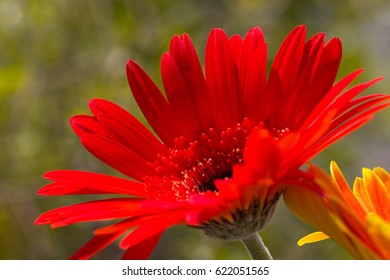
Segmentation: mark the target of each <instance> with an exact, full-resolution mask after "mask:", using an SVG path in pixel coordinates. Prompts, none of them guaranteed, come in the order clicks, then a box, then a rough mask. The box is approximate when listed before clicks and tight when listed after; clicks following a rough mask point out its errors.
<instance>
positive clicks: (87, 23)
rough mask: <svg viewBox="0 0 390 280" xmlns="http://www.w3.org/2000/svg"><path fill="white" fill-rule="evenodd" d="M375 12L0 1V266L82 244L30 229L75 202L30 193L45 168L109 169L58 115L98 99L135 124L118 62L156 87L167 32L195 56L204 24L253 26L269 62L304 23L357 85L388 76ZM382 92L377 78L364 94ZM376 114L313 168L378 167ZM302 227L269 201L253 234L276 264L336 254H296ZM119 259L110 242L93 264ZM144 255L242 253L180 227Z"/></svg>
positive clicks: (247, 4) (82, 233) (86, 228)
mask: <svg viewBox="0 0 390 280" xmlns="http://www.w3.org/2000/svg"><path fill="white" fill-rule="evenodd" d="M368 3H369V4H368ZM385 10H387V11H389V10H390V5H389V4H388V3H387V2H386V1H352V0H349V1H336V0H332V1H319V0H317V1H306V0H296V1H293V0H279V1H265V0H245V1H238V0H234V1H227V0H219V1H208V0H199V1H190V0H174V1H158V0H149V1H144V0H115V1H104V0H80V1H60V0H51V1H48V0H38V1H28V0H19V1H13V0H3V1H1V3H0V131H1V133H0V149H1V150H0V153H1V154H0V248H1V250H0V259H64V258H67V257H69V256H70V255H71V254H72V253H73V252H74V251H75V250H76V249H77V248H78V247H80V246H81V245H82V244H84V243H85V242H86V241H87V240H88V239H89V238H90V237H91V232H92V230H93V228H94V227H96V226H97V224H96V223H94V224H81V225H74V226H71V227H68V228H61V229H55V230H52V229H50V228H49V227H47V226H40V227H37V226H34V225H33V222H34V219H35V218H36V217H37V216H38V215H39V214H40V213H42V212H43V211H46V210H48V209H51V208H54V207H58V206H62V205H68V204H73V203H76V202H81V201H84V199H85V198H81V197H61V198H52V197H50V198H42V197H38V196H36V194H35V192H36V191H37V190H38V188H39V187H40V186H43V185H44V184H46V183H47V182H46V181H45V180H43V179H42V177H41V175H42V174H43V173H44V172H46V171H49V170H53V169H83V170H90V171H95V172H103V173H107V174H115V173H114V171H113V170H112V169H110V168H108V167H106V166H105V165H103V164H102V163H100V162H99V161H98V160H96V159H95V158H93V157H92V156H91V155H90V154H89V153H88V152H87V151H85V150H84V149H83V148H82V146H81V144H80V143H79V141H78V139H77V137H76V136H75V135H74V134H73V133H72V131H71V129H70V127H69V125H68V119H69V118H70V117H71V116H72V115H74V114H83V113H88V108H87V104H88V101H89V100H90V99H91V98H93V97H100V98H106V99H109V100H111V101H113V102H116V103H118V104H120V105H121V106H123V107H125V108H127V109H128V110H129V111H131V112H132V113H133V114H134V115H136V116H137V117H138V118H139V119H141V120H144V118H143V117H142V115H141V114H140V110H139V109H138V108H137V106H136V104H135V102H134V100H133V98H132V96H131V93H130V90H129V88H128V85H127V80H126V75H125V65H126V62H127V59H129V58H131V59H134V60H136V61H137V62H138V63H139V64H140V65H141V66H142V67H143V68H144V69H145V70H146V71H147V72H148V73H149V74H150V75H151V76H152V78H153V79H154V80H155V81H156V83H157V84H160V85H161V81H160V76H159V60H160V56H161V55H162V53H163V52H164V51H166V50H167V48H168V44H169V40H170V38H171V37H172V36H173V35H174V34H181V33H183V32H187V33H189V34H190V36H191V37H192V39H193V40H194V42H195V46H196V48H197V50H198V52H199V54H200V57H201V58H202V57H203V53H204V45H205V41H206V39H207V35H208V33H209V31H210V29H211V28H213V27H222V28H224V29H225V30H226V31H227V32H228V33H229V34H233V33H240V34H241V35H244V34H245V32H246V31H247V30H248V29H249V28H250V27H252V26H254V25H258V26H260V27H261V28H262V29H263V30H264V33H265V36H266V40H267V41H268V45H269V48H270V58H272V57H273V56H274V54H275V53H276V51H277V48H278V47H279V46H280V43H281V41H282V40H283V38H284V37H285V36H286V34H287V33H288V32H289V31H290V30H291V29H292V28H293V27H294V26H296V25H298V24H302V23H305V24H307V27H308V32H309V34H310V35H313V34H315V33H317V32H320V31H324V32H326V33H327V34H328V38H329V37H332V36H337V37H341V39H342V41H343V45H344V57H345V60H344V61H343V63H342V69H341V71H340V75H345V74H346V73H347V72H350V71H352V70H354V69H356V68H360V67H362V66H366V68H367V70H368V71H367V72H366V73H365V74H364V75H363V78H364V79H365V80H367V79H370V78H373V77H376V76H380V75H384V76H388V74H389V73H388V71H389V70H388V67H387V68H386V66H387V65H389V61H388V60H389V57H388V55H387V52H385V51H384V50H386V48H388V42H387V41H386V40H383V39H380V38H382V36H387V37H388V31H387V30H389V29H388V28H387V29H386V28H385V27H388V25H389V23H388V21H386V20H385V19H386V18H385V15H384V13H383V12H384V11H385ZM378 30H379V31H382V33H380V32H378ZM383 32H387V33H383ZM386 44H387V45H386ZM378 49H380V50H382V52H381V53H380V52H379V53H378V51H377V50H378ZM377 69H384V70H381V72H379V71H378V70H377ZM386 71H387V72H386ZM388 86H389V82H388V81H387V82H386V81H385V82H383V83H382V84H381V85H380V86H377V87H376V88H375V89H376V90H377V91H386V87H387V88H388ZM388 117H389V113H381V114H379V117H378V118H377V119H375V120H374V121H373V122H371V123H370V124H369V125H368V126H367V127H365V128H363V130H362V131H361V132H359V133H355V134H353V135H351V136H348V137H347V138H346V139H344V140H342V141H341V142H339V143H337V144H336V145H334V146H333V147H332V148H330V149H328V151H326V152H325V153H324V154H322V155H321V156H319V157H317V158H316V159H315V161H316V162H317V163H318V164H320V165H321V166H322V167H324V168H325V169H327V168H328V164H329V159H335V160H337V161H338V162H340V166H341V168H342V169H344V170H347V171H348V172H350V173H349V175H348V176H350V177H351V178H352V177H353V176H355V175H359V174H360V170H359V168H360V166H362V165H366V166H367V167H372V166H371V165H382V166H384V167H385V168H389V167H390V166H389V165H390V162H389V161H388V156H384V154H385V153H384V152H383V150H385V151H387V149H388V148H389V147H390V145H388V143H387V142H388V140H387V141H386V140H383V139H389V131H390V130H389V124H388V122H387V121H386V118H388ZM386 137H387V138H386ZM377 139H379V140H377ZM368 146H369V147H370V148H369V149H368V148H367V147H368ZM368 151H369V153H368ZM333 155H334V156H333ZM351 174H353V175H351ZM351 182H352V181H351ZM310 231H311V228H309V227H308V226H307V225H305V224H303V223H302V222H301V221H299V220H298V219H297V218H295V217H294V216H293V215H292V214H290V213H289V212H288V210H287V209H286V208H285V207H284V205H283V202H281V203H280V207H279V210H278V212H277V213H276V217H275V219H274V220H273V221H272V223H271V224H270V226H269V227H268V228H267V229H266V230H265V231H264V233H263V236H264V240H265V241H266V244H267V245H268V246H269V247H270V250H271V252H272V253H273V256H274V257H275V258H276V259H308V258H309V259H310V258H311V259H337V258H348V256H347V255H346V254H345V252H344V251H343V250H342V249H341V248H340V247H338V245H336V244H333V243H332V242H330V241H329V242H328V241H327V243H322V244H318V245H313V246H310V245H308V246H306V247H303V248H298V247H297V246H296V241H297V240H298V239H299V238H300V237H302V236H303V235H305V234H307V233H309V232H310ZM119 254H120V251H119V249H117V248H116V246H111V247H109V248H107V249H106V250H104V251H103V252H102V254H100V255H99V256H97V257H96V258H103V259H104V258H119ZM153 257H154V258H168V259H177V258H183V259H194V258H195V259H226V258H227V259H246V258H248V257H247V255H246V252H245V249H244V248H243V247H242V246H241V244H240V243H239V242H229V243H225V242H222V241H219V240H213V239H210V238H208V237H206V236H204V235H203V234H202V233H201V232H199V231H196V230H193V229H189V228H185V227H174V228H172V229H170V230H169V231H168V233H167V234H165V235H164V237H163V238H162V240H161V242H160V244H159V245H158V247H157V249H156V250H155V252H154V253H153Z"/></svg>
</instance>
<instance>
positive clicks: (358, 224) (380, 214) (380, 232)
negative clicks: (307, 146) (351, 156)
mask: <svg viewBox="0 0 390 280" xmlns="http://www.w3.org/2000/svg"><path fill="white" fill-rule="evenodd" d="M306 175H307V176H308V178H309V180H312V181H314V182H315V184H316V185H317V186H319V187H320V191H317V192H315V191H312V190H307V189H302V188H299V190H297V189H296V188H295V187H287V188H286V190H285V192H284V198H285V201H286V203H287V205H288V206H289V207H290V209H291V210H292V211H293V212H294V213H296V214H297V215H298V216H300V217H301V218H303V219H304V220H305V221H307V222H308V223H309V224H311V225H313V226H314V227H315V228H316V229H319V230H321V231H322V232H315V233H313V234H310V235H308V236H306V237H304V238H302V239H301V240H300V241H299V242H298V244H299V245H303V244H306V243H312V242H317V241H321V240H324V239H327V238H329V237H331V238H333V239H334V240H336V241H337V242H338V243H339V244H341V245H342V246H343V247H344V248H345V249H346V250H347V251H348V252H349V253H350V254H351V255H352V256H353V257H354V258H356V259H390V175H389V173H387V172H386V170H384V169H383V168H379V167H378V168H374V169H373V170H370V169H367V168H363V177H362V178H359V177H358V178H356V180H355V183H354V185H353V190H351V188H350V187H349V185H348V183H347V182H346V180H345V178H344V176H343V174H342V173H341V171H340V169H339V168H338V166H337V164H336V163H335V162H332V163H331V175H332V178H330V177H329V176H328V175H327V174H325V173H324V172H323V171H322V170H321V169H320V168H318V167H316V166H313V165H311V166H310V167H309V168H308V170H307V172H306Z"/></svg>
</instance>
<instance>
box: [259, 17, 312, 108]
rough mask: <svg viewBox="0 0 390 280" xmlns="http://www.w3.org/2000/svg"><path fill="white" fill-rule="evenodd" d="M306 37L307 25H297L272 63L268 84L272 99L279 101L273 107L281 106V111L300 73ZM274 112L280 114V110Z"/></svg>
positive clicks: (286, 103)
mask: <svg viewBox="0 0 390 280" xmlns="http://www.w3.org/2000/svg"><path fill="white" fill-rule="evenodd" d="M305 38H306V27H305V26H303V25H302V26H298V27H296V28H295V29H294V30H293V31H291V32H290V34H289V35H288V36H287V37H286V39H285V40H284V42H283V44H282V46H281V47H280V49H279V51H278V53H277V54H276V57H275V60H274V63H273V64H272V67H271V71H270V74H269V79H268V84H267V85H268V87H269V88H268V90H269V92H270V93H272V99H273V100H274V101H275V102H278V105H276V104H274V107H273V109H274V108H280V109H279V113H282V112H283V110H284V107H285V106H286V105H288V102H289V101H290V99H289V96H288V94H289V92H290V90H291V87H292V85H293V84H294V82H295V79H296V77H297V74H298V70H299V66H300V64H301V59H302V54H303V51H304V47H305ZM280 102H282V104H280ZM273 113H274V114H276V115H279V114H278V111H275V112H273Z"/></svg>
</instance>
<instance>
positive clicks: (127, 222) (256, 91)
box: [36, 26, 389, 259]
mask: <svg viewBox="0 0 390 280" xmlns="http://www.w3.org/2000/svg"><path fill="white" fill-rule="evenodd" d="M324 41H325V35H324V34H322V33H320V34H317V35H315V36H314V37H312V38H311V39H310V40H309V41H307V42H306V29H305V27H304V26H299V27H297V28H295V29H294V30H293V31H292V32H291V33H290V34H289V35H288V36H287V38H286V39H285V41H284V42H283V44H282V46H281V48H280V50H279V52H278V53H277V55H276V58H275V61H274V62H273V65H272V68H271V71H270V74H269V77H268V80H267V79H266V62H267V45H266V43H265V41H264V38H263V34H262V31H261V30H260V28H258V27H255V28H252V29H251V30H250V31H249V32H248V33H247V35H246V36H245V38H244V39H242V38H241V37H240V36H238V35H234V36H232V37H231V38H228V37H227V36H226V34H225V33H224V31H223V30H221V29H215V30H213V31H212V32H211V34H210V36H209V39H208V42H207V46H206V57H205V75H204V74H203V71H202V68H201V65H200V63H199V60H198V57H197V55H196V52H195V49H194V46H193V44H192V42H191V40H190V38H189V36H188V35H187V34H183V35H182V36H175V37H173V39H172V41H171V44H170V47H169V51H168V52H167V53H165V54H164V55H163V57H162V60H161V75H162V81H163V86H164V90H165V94H166V96H164V95H163V94H162V93H161V91H160V90H159V89H158V87H157V86H156V85H155V84H154V83H153V81H152V80H151V79H150V78H149V77H148V75H147V74H146V73H145V72H144V71H143V70H142V69H141V68H140V67H139V66H138V65H137V64H136V63H135V62H133V61H129V62H128V64H127V76H128V80H129V84H130V88H131V90H132V92H133V94H134V97H135V99H136V101H137V103H138V105H139V107H140V108H141V110H142V112H143V114H144V115H145V117H146V119H147V120H148V122H149V124H150V125H151V127H152V128H153V130H154V131H155V133H156V134H157V136H158V138H157V137H156V136H154V135H153V134H152V133H151V132H150V131H149V130H148V129H147V128H145V126H144V125H142V124H141V123H140V122H139V121H138V120H136V119H135V118H134V117H133V116H132V115H131V114H129V113H128V112H126V111H125V110H124V109H122V108H120V107H119V106H117V105H115V104H113V103H110V102H109V101H105V100H101V99H94V100H92V101H91V103H90V109H91V111H92V113H93V116H87V115H78V116H75V117H73V118H72V119H71V126H72V128H73V129H74V131H75V132H76V133H77V135H78V136H79V137H80V140H81V142H82V144H83V145H84V146H85V147H86V148H87V149H88V150H89V151H90V152H91V153H92V154H93V155H95V156H96V157H97V158H99V159H100V160H102V161H103V162H105V163H106V164H108V165H110V166H111V167H113V168H114V169H116V170H118V171H120V172H122V173H123V174H125V175H126V176H128V177H130V178H131V179H133V180H130V179H123V178H119V177H113V176H108V175H103V174H96V173H90V172H85V171H66V170H65V171H52V172H49V173H47V174H45V178H47V179H49V180H52V181H53V183H51V184H49V185H47V186H45V187H43V188H41V189H40V190H39V192H38V193H39V194H40V195H67V194H108V193H110V194H121V195H127V197H123V196H122V197H120V198H113V199H112V198H110V199H104V200H96V201H91V202H86V203H81V204H77V205H72V206H66V207H61V208H58V209H54V210H51V211H49V212H46V213H44V214H42V215H41V216H40V217H39V218H38V219H37V220H36V224H51V226H52V227H60V226H65V225H70V224H73V223H78V222H87V221H94V220H107V219H120V220H119V221H118V222H117V223H114V224H112V225H108V226H106V227H103V228H100V229H98V230H96V231H95V232H94V235H95V236H94V237H93V238H92V240H91V241H89V242H88V243H87V244H86V245H85V246H84V247H82V248H81V249H80V250H79V251H78V252H76V253H75V254H74V255H73V256H72V258H80V259H84V258H89V257H91V256H92V255H94V254H95V253H97V252H98V251H99V250H101V249H102V248H104V247H105V246H107V245H108V244H110V243H112V242H113V241H114V240H116V239H118V238H120V237H121V236H123V238H122V239H121V242H120V247H121V248H123V249H125V250H126V253H125V254H124V256H123V257H124V258H133V259H138V258H147V257H148V256H149V254H150V253H151V251H152V250H153V248H154V246H155V244H156V243H157V241H158V240H159V238H160V236H161V234H162V233H163V231H164V230H165V229H166V228H168V227H170V226H172V225H175V224H187V225H191V226H197V227H199V228H202V229H203V230H204V231H205V232H206V233H207V234H209V235H211V236H215V237H219V238H224V239H235V238H243V239H245V238H246V237H247V236H249V235H251V234H253V233H254V232H257V231H259V230H260V229H261V228H262V227H263V226H264V225H265V224H266V223H267V221H268V220H269V217H270V216H271V214H272V212H273V209H274V206H275V203H276V201H277V200H278V198H279V196H280V192H281V190H282V185H281V184H279V183H281V182H284V181H286V180H289V179H292V178H293V177H294V174H295V173H296V172H299V171H298V169H299V167H300V166H301V165H302V164H304V163H305V162H306V161H308V160H309V159H310V158H312V157H313V156H314V155H316V154H317V153H319V152H320V151H321V150H323V149H324V148H326V147H327V146H329V145H330V144H332V143H333V142H335V141H336V140H338V139H339V138H341V137H343V136H344V135H346V134H348V133H350V132H352V131H353V130H355V129H357V128H358V127H359V126H361V125H363V124H364V123H366V122H367V121H368V120H369V119H370V118H371V117H372V116H373V114H374V113H375V112H377V111H378V110H380V109H382V108H384V107H385V106H388V105H389V97H388V96H385V95H382V94H375V95H369V96H365V97H360V98H355V97H356V96H357V95H358V94H359V93H360V92H362V91H363V90H364V89H366V88H367V87H369V86H370V85H372V84H373V83H375V82H376V81H378V80H379V79H375V80H372V81H370V82H366V83H363V84H360V85H357V86H355V87H352V88H351V89H349V90H347V91H345V92H342V91H343V90H344V89H345V88H346V87H347V85H348V84H350V83H351V82H352V81H353V80H354V79H355V78H356V77H357V76H358V75H359V74H360V73H361V72H362V70H358V71H355V72H353V73H351V74H350V75H348V76H346V77H345V78H343V79H342V80H341V81H339V82H338V83H337V84H335V85H333V83H334V80H335V77H336V74H337V70H338V67H339V63H340V59H341V43H340V41H339V39H336V38H334V39H332V40H331V41H330V42H329V43H327V44H325V43H324ZM248 135H250V136H249V138H248ZM247 138H248V140H247ZM133 228H135V229H134V230H132V229H133ZM130 230H132V231H130Z"/></svg>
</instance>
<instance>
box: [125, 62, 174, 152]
mask: <svg viewBox="0 0 390 280" xmlns="http://www.w3.org/2000/svg"><path fill="white" fill-rule="evenodd" d="M126 70H127V79H128V81H129V85H130V88H131V90H132V92H133V95H134V98H135V100H136V101H137V103H138V106H139V107H140V109H141V110H142V113H143V114H144V116H145V117H146V119H147V120H148V122H149V123H150V125H151V126H152V127H153V129H154V131H155V132H156V133H157V135H158V136H159V137H160V139H161V140H162V141H163V142H165V143H167V144H170V145H172V144H173V140H174V138H175V136H176V135H179V133H177V131H176V126H175V123H176V122H175V116H174V115H173V114H172V111H171V108H170V107H169V105H168V102H167V101H166V100H165V98H164V97H163V95H162V93H161V91H160V90H159V89H158V87H157V86H156V85H155V83H154V82H153V81H152V80H151V79H150V78H149V76H148V75H147V74H146V73H145V72H144V71H143V70H142V69H141V67H139V66H138V65H137V64H136V63H135V62H134V61H131V60H130V61H129V62H128V63H127V68H126Z"/></svg>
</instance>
